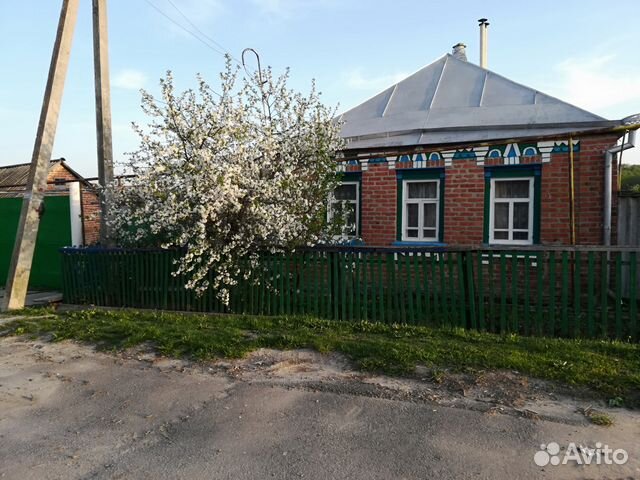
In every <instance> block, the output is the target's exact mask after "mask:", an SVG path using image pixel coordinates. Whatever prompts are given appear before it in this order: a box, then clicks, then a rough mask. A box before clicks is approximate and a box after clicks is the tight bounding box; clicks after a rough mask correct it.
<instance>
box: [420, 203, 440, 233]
mask: <svg viewBox="0 0 640 480" xmlns="http://www.w3.org/2000/svg"><path fill="white" fill-rule="evenodd" d="M437 208H438V206H437V205H436V204H435V203H426V204H424V219H423V226H424V227H428V228H433V229H435V228H436V219H437Z"/></svg>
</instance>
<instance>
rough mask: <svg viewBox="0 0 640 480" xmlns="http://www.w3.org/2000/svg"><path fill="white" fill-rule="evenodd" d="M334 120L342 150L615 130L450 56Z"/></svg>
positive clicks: (595, 117)
mask: <svg viewBox="0 0 640 480" xmlns="http://www.w3.org/2000/svg"><path fill="white" fill-rule="evenodd" d="M338 120H341V121H343V122H344V123H343V125H342V136H343V137H344V138H345V139H346V140H347V142H348V145H347V148H348V149H354V148H371V147H388V146H404V145H433V144H446V143H456V142H472V141H483V140H494V139H507V138H521V137H533V136H542V135H553V134H555V133H558V134H560V133H567V132H571V131H576V129H580V130H588V129H597V128H600V129H601V128H605V127H610V126H615V125H619V123H620V122H612V121H609V120H606V119H605V118H602V117H600V116H598V115H595V114H593V113H590V112H587V111H586V110H583V109H581V108H578V107H575V106H573V105H571V104H569V103H566V102H563V101H561V100H558V99H557V98H554V97H551V96H549V95H545V94H544V93H541V92H539V91H537V90H535V89H532V88H529V87H526V86H524V85H520V84H519V83H516V82H513V81H511V80H509V79H507V78H505V77H503V76H501V75H498V74H496V73H494V72H491V71H489V70H486V69H484V68H481V67H479V66H478V65H474V64H473V63H470V62H465V61H463V60H459V59H457V58H455V57H454V56H452V55H450V54H446V55H444V56H443V57H441V58H439V59H438V60H436V61H435V62H433V63H432V64H430V65H427V66H426V67H424V68H422V69H421V70H418V71H417V72H416V73H414V74H413V75H410V76H409V77H407V78H405V79H404V80H402V81H400V82H399V83H397V84H395V85H393V86H391V87H389V88H388V89H386V90H385V91H383V92H381V93H379V94H378V95H375V96H374V97H372V98H370V99H369V100H367V101H365V102H364V103H362V104H360V105H358V106H357V107H355V108H352V109H351V110H349V111H347V112H345V113H344V114H342V115H341V116H339V117H338Z"/></svg>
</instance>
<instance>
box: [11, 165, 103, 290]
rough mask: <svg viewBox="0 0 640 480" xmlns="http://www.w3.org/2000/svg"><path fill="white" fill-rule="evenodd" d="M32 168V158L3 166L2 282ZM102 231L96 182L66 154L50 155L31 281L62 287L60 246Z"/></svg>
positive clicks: (86, 241)
mask: <svg viewBox="0 0 640 480" xmlns="http://www.w3.org/2000/svg"><path fill="white" fill-rule="evenodd" d="M29 169H30V164H28V163H27V164H21V165H10V166H5V167H0V218H1V219H2V223H1V224H0V286H1V285H4V283H5V280H6V277H7V272H8V268H9V263H10V260H11V254H12V251H13V246H14V243H15V235H16V231H17V227H18V221H19V217H20V211H21V209H22V202H23V196H24V191H25V186H26V184H27V179H28V177H29ZM99 231H100V202H99V198H98V192H97V190H96V188H95V186H94V185H92V184H91V183H89V182H88V181H87V180H85V179H84V178H83V177H82V176H81V175H79V174H78V173H76V172H75V171H74V170H72V169H71V168H70V167H69V165H67V163H66V162H65V160H64V159H62V158H61V159H58V160H52V161H51V163H50V165H49V174H48V176H47V190H46V194H45V199H44V209H43V213H42V217H41V221H40V226H39V229H38V240H37V243H36V251H35V254H34V260H33V267H32V272H31V279H30V286H32V287H46V288H59V286H60V285H61V280H62V279H61V272H60V256H59V255H58V250H59V249H60V248H61V247H65V246H70V245H88V244H92V243H96V242H97V241H98V238H99Z"/></svg>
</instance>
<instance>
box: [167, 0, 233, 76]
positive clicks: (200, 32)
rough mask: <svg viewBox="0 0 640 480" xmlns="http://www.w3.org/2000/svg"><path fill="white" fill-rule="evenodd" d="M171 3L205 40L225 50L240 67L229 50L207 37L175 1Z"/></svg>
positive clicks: (171, 0) (169, 0)
mask: <svg viewBox="0 0 640 480" xmlns="http://www.w3.org/2000/svg"><path fill="white" fill-rule="evenodd" d="M167 1H168V2H169V4H171V6H172V7H173V8H174V9H175V10H176V11H177V12H178V13H179V14H180V15H181V16H182V18H184V19H185V20H186V21H187V23H188V24H189V25H191V26H192V27H193V28H194V29H195V30H196V31H197V32H198V33H199V34H200V35H202V36H203V37H204V38H206V39H207V40H209V41H210V42H211V43H213V44H214V45H216V46H217V47H219V48H221V49H222V50H224V51H225V52H226V53H228V54H229V56H230V57H231V59H232V60H233V61H234V62H236V63H237V64H238V65H240V60H238V59H237V58H236V57H234V56H233V55H232V54H231V52H229V50H228V49H226V48H225V47H224V46H223V45H221V44H220V43H219V42H216V41H215V39H213V38H211V37H210V36H209V35H207V34H206V33H204V32H203V31H202V30H200V28H198V26H197V25H196V24H195V23H193V22H192V21H191V20H190V19H189V17H187V15H185V13H184V12H183V11H182V10H180V8H178V6H177V5H176V4H175V3H174V2H173V0H167Z"/></svg>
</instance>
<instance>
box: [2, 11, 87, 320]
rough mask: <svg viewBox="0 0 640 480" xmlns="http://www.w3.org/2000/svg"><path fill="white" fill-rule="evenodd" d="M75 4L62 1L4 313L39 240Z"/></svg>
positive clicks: (17, 294)
mask: <svg viewBox="0 0 640 480" xmlns="http://www.w3.org/2000/svg"><path fill="white" fill-rule="evenodd" d="M78 3H79V0H63V2H62V9H61V11H60V21H59V23H58V31H57V34H56V41H55V44H54V46H53V54H52V55H51V65H50V67H49V76H48V78H47V86H46V89H45V92H44V100H43V101H42V111H41V112H40V121H39V123H38V131H37V133H36V141H35V145H34V148H33V156H32V157H31V169H30V171H29V178H28V180H27V188H26V192H25V195H24V200H23V202H22V211H21V213H20V221H19V223H18V232H17V235H16V242H15V245H14V247H13V256H12V257H11V265H10V266H9V275H8V277H7V283H6V291H5V296H4V299H3V302H2V305H0V309H1V310H3V311H6V310H10V309H11V310H14V309H20V308H23V307H24V302H25V298H26V295H27V287H28V286H29V274H30V273H31V262H32V260H33V252H34V250H35V246H36V238H37V237H38V227H39V224H40V215H41V213H42V208H43V200H44V193H45V190H46V188H47V174H48V172H49V162H50V160H51V150H52V148H53V141H54V138H55V133H56V127H57V126H58V116H59V113H60V102H61V100H62V92H63V90H64V81H65V77H66V75H67V67H68V65H69V54H70V53H71V44H72V42H73V31H74V28H75V25H76V20H77V18H78Z"/></svg>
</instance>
